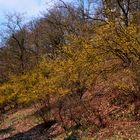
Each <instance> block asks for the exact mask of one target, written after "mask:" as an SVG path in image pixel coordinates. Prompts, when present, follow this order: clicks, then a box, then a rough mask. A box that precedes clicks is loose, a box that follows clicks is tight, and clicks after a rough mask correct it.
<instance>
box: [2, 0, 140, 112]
mask: <svg viewBox="0 0 140 140" xmlns="http://www.w3.org/2000/svg"><path fill="white" fill-rule="evenodd" d="M139 15H140V2H139V1H133V0H112V1H110V0H102V1H99V0H96V1H94V0H93V1H84V0H81V1H80V3H79V5H78V6H77V5H73V4H67V3H65V2H63V1H61V2H60V4H58V5H57V6H55V7H53V8H52V9H50V10H48V11H47V12H46V13H44V14H43V17H41V18H40V19H37V20H33V21H31V22H29V23H26V24H24V20H23V18H22V16H21V15H18V14H14V15H12V16H11V15H9V16H7V23H5V24H4V25H5V27H6V28H5V29H6V30H5V32H4V34H3V42H2V46H1V48H0V108H1V111H4V110H5V107H7V106H9V107H11V108H12V107H15V108H17V107H18V106H21V105H22V106H24V105H32V104H36V103H39V102H43V103H44V104H48V100H49V99H50V98H54V99H60V98H62V97H64V96H65V95H73V96H77V97H78V99H79V100H80V99H81V98H82V97H83V95H84V94H85V93H86V91H89V90H91V89H92V88H93V87H94V85H95V84H96V83H97V81H102V80H107V79H109V80H110V81H111V86H112V88H114V87H115V88H116V87H117V89H118V90H123V91H126V92H128V91H129V92H131V93H132V94H134V96H135V97H136V98H139V97H140V96H139V90H140V81H139V78H140V68H139V63H140V25H139V24H140V20H139V18H140V16H139ZM124 72H125V73H126V74H127V75H129V77H130V79H131V83H127V82H124V81H121V80H119V79H116V81H113V79H112V80H111V78H112V77H113V76H114V75H115V74H116V73H119V74H122V75H123V73H124ZM124 76H125V75H124ZM106 88H107V87H106Z"/></svg>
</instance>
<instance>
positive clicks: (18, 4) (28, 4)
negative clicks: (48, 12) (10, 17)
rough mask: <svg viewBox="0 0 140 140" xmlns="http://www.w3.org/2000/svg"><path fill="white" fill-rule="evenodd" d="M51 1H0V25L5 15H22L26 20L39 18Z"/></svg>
mask: <svg viewBox="0 0 140 140" xmlns="http://www.w3.org/2000/svg"><path fill="white" fill-rule="evenodd" d="M52 3H53V0H0V23H1V22H2V21H3V20H4V15H5V14H7V13H14V12H17V13H24V14H25V15H26V16H27V17H28V18H31V17H36V16H39V15H40V13H41V11H44V10H45V9H46V8H48V7H50V5H52Z"/></svg>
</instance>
